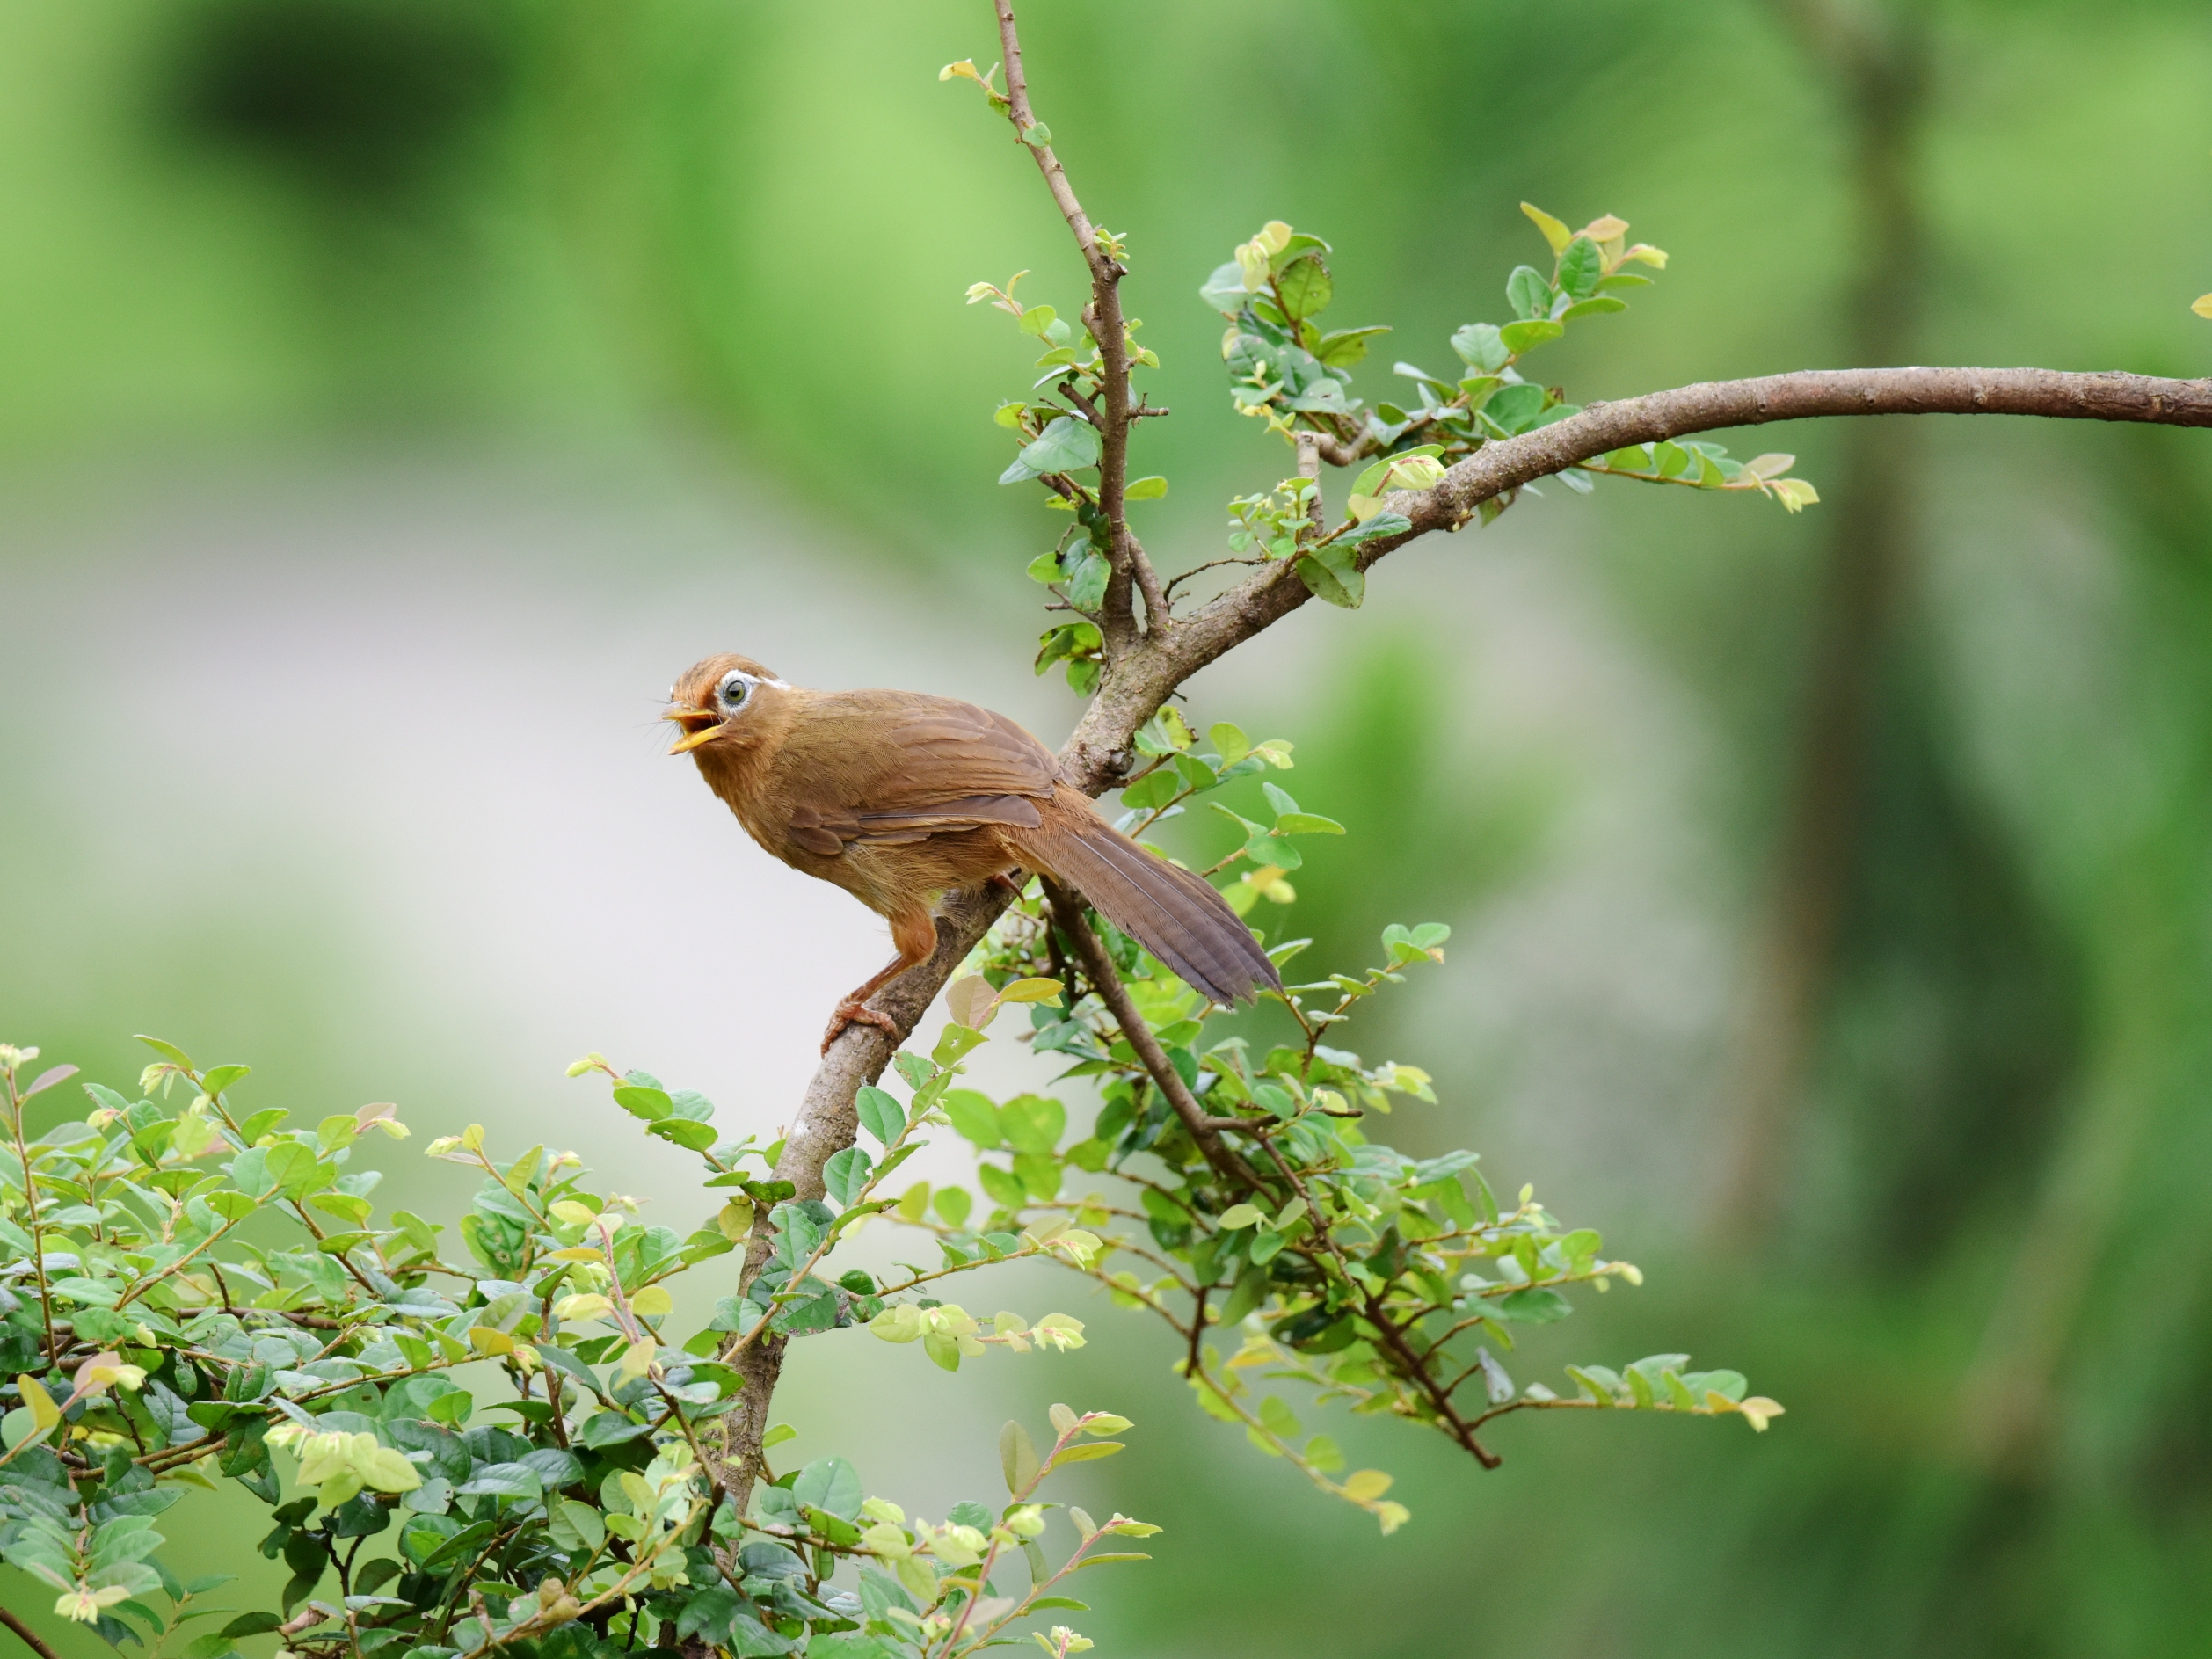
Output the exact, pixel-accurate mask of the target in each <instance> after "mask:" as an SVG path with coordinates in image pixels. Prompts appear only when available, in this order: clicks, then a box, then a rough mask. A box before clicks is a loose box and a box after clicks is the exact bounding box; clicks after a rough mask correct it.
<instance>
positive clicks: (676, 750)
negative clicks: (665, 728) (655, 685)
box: [661, 709, 722, 754]
mask: <svg viewBox="0 0 2212 1659" xmlns="http://www.w3.org/2000/svg"><path fill="white" fill-rule="evenodd" d="M661 718H662V719H663V720H673V721H675V722H676V723H677V724H679V725H681V726H682V727H684V729H685V730H684V734H683V736H681V737H680V738H678V739H676V740H675V741H674V742H673V743H672V744H670V745H669V746H668V753H671V754H682V753H686V752H687V751H688V750H692V749H695V748H697V747H698V746H700V745H701V744H702V743H704V742H705V741H706V740H707V739H709V738H711V737H712V736H714V734H715V733H716V732H717V731H721V730H722V722H721V721H719V720H717V719H716V718H715V717H713V716H712V715H710V714H709V713H708V712H707V711H706V710H705V709H670V710H669V711H668V712H667V713H666V714H665V715H663V716H661ZM695 720H703V721H705V722H706V724H704V725H702V726H701V727H700V728H699V729H698V730H697V731H692V730H691V729H690V727H691V723H692V722H693V721H695Z"/></svg>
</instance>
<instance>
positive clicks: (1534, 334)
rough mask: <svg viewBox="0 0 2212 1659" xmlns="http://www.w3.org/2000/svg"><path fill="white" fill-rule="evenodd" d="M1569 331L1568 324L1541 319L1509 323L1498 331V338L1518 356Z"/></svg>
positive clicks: (1508, 349) (1507, 348)
mask: <svg viewBox="0 0 2212 1659" xmlns="http://www.w3.org/2000/svg"><path fill="white" fill-rule="evenodd" d="M1566 332H1567V324H1564V323H1553V322H1550V321H1548V320H1542V319H1539V320H1538V321H1536V322H1532V323H1508V324H1506V325H1505V326H1504V327H1503V328H1502V329H1500V330H1499V331H1498V338H1499V339H1500V341H1502V342H1503V344H1504V346H1505V349H1506V350H1507V351H1509V352H1510V353H1513V355H1514V356H1516V357H1518V356H1519V355H1520V354H1521V353H1524V352H1525V351H1529V350H1531V349H1532V348H1533V347H1535V346H1541V345H1543V344H1544V342H1545V341H1546V340H1555V339H1557V338H1559V337H1560V336H1561V335H1562V334H1564V333H1566Z"/></svg>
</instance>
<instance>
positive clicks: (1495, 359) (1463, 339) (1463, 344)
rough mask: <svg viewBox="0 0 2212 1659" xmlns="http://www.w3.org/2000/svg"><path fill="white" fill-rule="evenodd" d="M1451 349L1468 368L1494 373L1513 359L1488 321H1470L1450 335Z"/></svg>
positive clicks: (1487, 373)
mask: <svg viewBox="0 0 2212 1659" xmlns="http://www.w3.org/2000/svg"><path fill="white" fill-rule="evenodd" d="M1452 350H1453V351H1455V352H1457V353H1459V360H1460V361H1462V362H1464V363H1465V364H1466V366H1467V367H1469V368H1476V369H1481V371H1482V373H1484V374H1485V375H1495V374H1496V373H1497V372H1498V370H1500V369H1502V368H1503V367H1505V366H1506V365H1507V364H1508V363H1510V362H1511V361H1512V360H1513V353H1512V352H1511V350H1510V348H1508V346H1506V344H1505V341H1504V339H1503V338H1502V336H1501V334H1500V331H1499V330H1498V329H1497V328H1496V326H1495V324H1489V323H1470V324H1467V325H1466V327H1465V328H1463V329H1461V330H1460V331H1459V332H1458V333H1456V334H1454V335H1453V336H1452Z"/></svg>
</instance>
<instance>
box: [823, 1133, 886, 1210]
mask: <svg viewBox="0 0 2212 1659" xmlns="http://www.w3.org/2000/svg"><path fill="white" fill-rule="evenodd" d="M873 1162H874V1160H872V1159H871V1158H870V1157H869V1155H868V1153H867V1152H866V1151H865V1150H864V1149H863V1148H862V1147H859V1146H848V1147H846V1148H845V1149H844V1150H843V1151H841V1152H837V1153H832V1154H831V1155H830V1159H829V1161H828V1162H827V1163H825V1164H824V1165H823V1166H822V1184H823V1185H824V1186H825V1187H826V1188H827V1189H828V1190H829V1195H830V1197H833V1198H834V1199H836V1200H837V1202H838V1203H839V1204H853V1203H855V1202H856V1201H857V1200H858V1199H859V1197H860V1195H861V1192H862V1189H864V1188H865V1187H866V1186H867V1184H868V1172H869V1169H870V1167H871V1165H872V1164H873Z"/></svg>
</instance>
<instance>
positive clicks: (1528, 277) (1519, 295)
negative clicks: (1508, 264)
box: [1505, 265, 1552, 350]
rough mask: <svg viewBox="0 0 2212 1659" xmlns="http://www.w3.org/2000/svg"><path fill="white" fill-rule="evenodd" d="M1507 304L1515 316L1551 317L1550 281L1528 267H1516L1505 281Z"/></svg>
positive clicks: (1542, 274)
mask: <svg viewBox="0 0 2212 1659" xmlns="http://www.w3.org/2000/svg"><path fill="white" fill-rule="evenodd" d="M1505 302H1506V303H1507V304H1508V305H1510V306H1511V307H1512V308H1513V315H1514V316H1516V317H1522V318H1529V317H1549V316H1550V315H1551V314H1552V284H1551V280H1550V279H1549V278H1547V277H1546V276H1545V275H1544V273H1542V272H1540V271H1537V270H1534V269H1532V268H1531V267H1530V266H1525V265H1519V266H1514V267H1513V274H1512V275H1511V276H1510V277H1508V278H1506V280H1505ZM1509 349H1516V350H1517V348H1512V347H1509Z"/></svg>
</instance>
